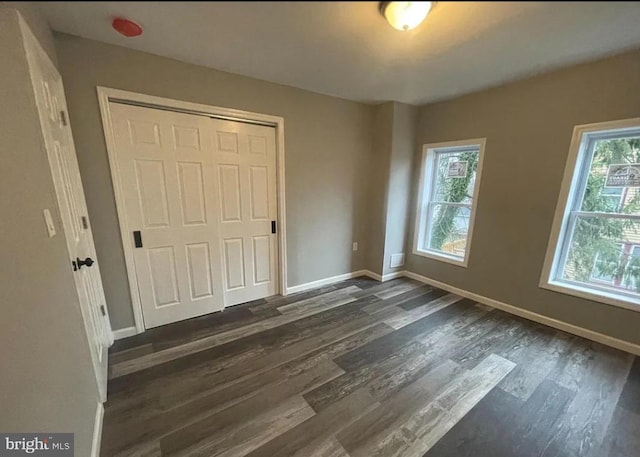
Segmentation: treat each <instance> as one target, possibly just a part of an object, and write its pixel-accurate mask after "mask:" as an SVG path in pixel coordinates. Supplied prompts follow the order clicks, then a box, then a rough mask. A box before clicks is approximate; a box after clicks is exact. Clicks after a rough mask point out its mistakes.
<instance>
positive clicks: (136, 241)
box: [133, 230, 142, 248]
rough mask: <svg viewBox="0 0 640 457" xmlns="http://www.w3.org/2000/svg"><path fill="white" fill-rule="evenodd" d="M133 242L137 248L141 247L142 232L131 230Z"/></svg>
mask: <svg viewBox="0 0 640 457" xmlns="http://www.w3.org/2000/svg"><path fill="white" fill-rule="evenodd" d="M133 243H134V244H135V246H136V247H137V248H141V247H142V233H140V230H136V231H135V232H133Z"/></svg>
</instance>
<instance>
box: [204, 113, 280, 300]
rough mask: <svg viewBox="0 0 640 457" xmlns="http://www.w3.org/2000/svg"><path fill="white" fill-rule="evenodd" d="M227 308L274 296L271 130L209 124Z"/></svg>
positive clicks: (274, 210) (275, 261)
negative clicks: (217, 194) (216, 188)
mask: <svg viewBox="0 0 640 457" xmlns="http://www.w3.org/2000/svg"><path fill="white" fill-rule="evenodd" d="M209 123H210V125H211V131H212V132H211V133H212V137H213V147H214V151H215V163H216V176H217V180H218V185H219V192H218V193H219V208H218V213H219V220H220V223H219V229H218V233H219V234H220V246H221V247H220V251H221V254H222V265H223V268H222V270H223V276H224V284H223V290H224V294H225V298H226V300H225V303H226V305H227V306H230V305H235V304H237V303H243V302H247V301H250V300H255V299H258V298H262V297H268V296H270V295H275V294H276V293H277V292H278V287H277V284H278V277H277V276H278V257H277V252H278V249H277V247H278V246H277V242H278V241H277V235H276V234H275V233H276V231H277V227H276V226H275V223H276V222H275V221H276V219H277V217H276V216H277V195H276V146H275V129H274V128H272V127H266V126H259V125H252V124H246V123H241V122H232V121H223V120H219V119H210V120H209Z"/></svg>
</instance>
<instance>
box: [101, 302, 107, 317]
mask: <svg viewBox="0 0 640 457" xmlns="http://www.w3.org/2000/svg"><path fill="white" fill-rule="evenodd" d="M100 312H101V313H102V315H103V316H106V315H107V310H105V309H104V305H100Z"/></svg>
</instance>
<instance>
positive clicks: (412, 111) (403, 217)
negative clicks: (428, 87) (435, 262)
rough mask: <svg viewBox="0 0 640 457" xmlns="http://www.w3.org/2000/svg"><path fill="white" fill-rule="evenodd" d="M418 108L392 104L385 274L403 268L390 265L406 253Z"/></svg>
mask: <svg viewBox="0 0 640 457" xmlns="http://www.w3.org/2000/svg"><path fill="white" fill-rule="evenodd" d="M417 118H418V108H417V107H415V106H412V105H406V104H404V103H398V102H395V103H394V104H393V141H392V147H391V154H390V158H389V170H388V189H387V195H386V202H387V203H386V207H387V209H386V212H385V213H386V214H385V217H386V231H385V242H384V259H383V267H382V273H383V274H389V273H393V272H394V271H401V270H404V266H402V267H395V268H391V256H392V255H394V254H401V253H403V252H405V245H406V238H407V228H408V223H409V213H410V209H411V208H410V205H409V201H410V200H411V191H412V185H411V184H412V183H411V177H412V169H413V168H412V166H413V157H414V153H415V150H416V145H415V144H416V142H415V140H416V138H415V135H416V121H417Z"/></svg>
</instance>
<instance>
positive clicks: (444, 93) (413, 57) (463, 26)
mask: <svg viewBox="0 0 640 457" xmlns="http://www.w3.org/2000/svg"><path fill="white" fill-rule="evenodd" d="M36 4H37V5H38V6H39V8H40V9H41V10H42V11H43V12H44V14H45V16H46V17H47V19H48V20H49V22H50V24H51V26H52V27H53V29H54V30H57V31H61V32H65V33H70V34H73V35H79V36H82V37H86V38H91V39H94V40H99V41H103V42H105V43H111V44H116V45H120V46H125V47H128V48H132V49H138V50H141V51H146V52H150V53H153V54H158V55H161V56H166V57H171V58H174V59H178V60H181V61H184V62H189V63H193V64H198V65H203V66H207V67H211V68H216V69H219V70H224V71H228V72H232V73H237V74H241V75H246V76H251V77H254V78H259V79H263V80H267V81H272V82H276V83H280V84H286V85H289V86H294V87H299V88H302V89H307V90H310V91H314V92H319V93H323V94H328V95H334V96H338V97H342V98H347V99H351V100H357V101H362V102H368V103H375V102H381V101H388V100H395V101H401V102H405V103H413V104H422V103H426V102H431V101H435V100H441V99H445V98H450V97H453V96H456V95H460V94H464V93H468V92H473V91H476V90H479V89H483V88H486V87H491V86H496V85H499V84H501V83H504V82H506V81H510V80H515V79H519V78H523V77H525V76H529V75H532V74H535V73H540V72H542V71H545V70H548V69H551V68H556V67H560V66H564V65H569V64H571V63H575V62H580V61H586V60H591V59H595V58H597V57H599V56H603V55H607V54H611V53H614V52H616V51H620V50H625V49H630V48H636V47H640V27H638V24H639V23H640V2H580V3H575V2H574V3H571V2H439V3H438V4H437V5H436V7H435V8H434V9H433V10H432V12H431V13H430V14H429V16H428V17H427V19H426V21H425V22H424V23H423V24H422V25H420V26H419V27H418V28H417V29H415V30H412V31H409V32H400V31H398V30H395V29H393V28H391V26H389V24H387V23H386V21H385V20H384V18H383V17H382V16H380V14H379V13H378V3H377V2H237V3H234V2H216V3H214V2H42V3H40V2H36ZM115 16H124V17H127V18H129V19H133V20H135V21H137V22H139V23H140V24H141V25H142V26H143V27H144V33H143V34H142V36H140V37H137V38H124V37H122V36H120V35H118V34H117V33H116V32H114V31H113V30H112V29H111V27H110V20H111V19H112V18H113V17H115Z"/></svg>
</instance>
